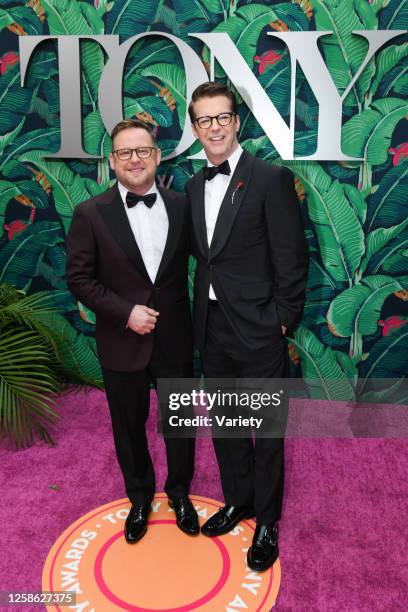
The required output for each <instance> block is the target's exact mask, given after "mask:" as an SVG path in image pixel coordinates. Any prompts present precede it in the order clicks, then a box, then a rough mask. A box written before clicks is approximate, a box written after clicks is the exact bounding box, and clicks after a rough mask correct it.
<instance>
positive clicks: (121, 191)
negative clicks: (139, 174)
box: [118, 181, 159, 204]
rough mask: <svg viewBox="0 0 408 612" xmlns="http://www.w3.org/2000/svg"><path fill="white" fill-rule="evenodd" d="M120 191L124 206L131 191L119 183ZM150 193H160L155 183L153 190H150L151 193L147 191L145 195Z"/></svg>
mask: <svg viewBox="0 0 408 612" xmlns="http://www.w3.org/2000/svg"><path fill="white" fill-rule="evenodd" d="M118 189H119V193H120V197H121V198H122V202H123V203H124V204H126V196H127V194H128V192H129V189H127V187H125V186H124V185H122V183H120V182H119V181H118ZM149 193H156V194H158V193H159V192H158V190H157V186H156V183H153V185H152V187H151V189H149V191H147V192H146V193H144V194H143V195H147V194H149Z"/></svg>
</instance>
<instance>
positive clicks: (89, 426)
mask: <svg viewBox="0 0 408 612" xmlns="http://www.w3.org/2000/svg"><path fill="white" fill-rule="evenodd" d="M59 411H60V414H61V419H60V421H59V425H58V427H57V428H56V429H55V430H54V439H55V442H56V446H55V448H49V447H47V446H46V445H45V444H41V443H39V444H37V445H36V446H34V447H32V448H29V449H26V450H23V451H17V452H16V451H15V450H14V449H13V448H12V447H11V446H10V445H8V446H7V447H5V446H4V445H3V446H2V448H1V450H0V461H1V474H0V490H1V495H2V503H1V507H0V521H1V523H0V524H1V535H0V543H1V544H0V551H1V554H0V591H5V590H7V591H22V590H23V591H28V590H30V591H31V590H33V591H38V590H41V572H42V567H43V564H44V561H45V558H46V556H47V553H48V551H49V549H50V548H51V546H52V544H53V542H54V541H55V540H56V538H57V537H58V536H59V534H60V533H61V532H62V531H63V530H64V529H66V527H68V526H69V525H70V524H71V523H72V522H73V521H75V520H76V519H77V518H79V517H80V516H81V515H83V514H85V513H86V512H88V511H90V510H91V509H92V508H95V507H97V506H99V505H101V504H104V503H107V502H109V501H111V500H115V499H118V498H121V497H124V496H125V493H124V489H123V484H122V478H121V474H120V472H119V468H118V466H117V464H116V459H115V454H114V449H113V443H112V436H111V429H110V420H109V414H108V409H107V405H106V401H105V398H104V394H103V393H102V392H99V391H96V390H91V391H89V392H80V393H72V394H70V395H67V396H65V397H63V398H61V402H60V406H59ZM152 412H154V410H152ZM152 416H154V415H153V414H152ZM149 432H150V433H149V436H150V448H151V454H152V457H153V461H154V464H155V466H156V474H157V489H158V490H159V491H160V490H162V489H163V482H164V476H165V471H164V470H165V463H164V460H163V442H162V440H161V439H160V437H159V436H158V435H157V434H156V433H155V424H154V422H153V419H150V420H149ZM407 472H408V454H407V442H406V440H404V439H376V440H367V439H365V440H364V439H332V440H330V439H322V440H304V439H289V440H287V442H286V489H285V491H286V493H285V500H284V510H283V518H282V521H281V532H280V550H281V554H280V559H281V564H282V585H281V589H280V593H279V597H278V601H277V604H276V607H275V608H274V609H275V610H277V611H278V612H283V611H285V612H286V611H291V612H292V611H293V612H300V611H307V612H310V611H312V610H313V611H320V610H322V611H324V612H327V611H333V612H334V611H335V612H338V611H339V610H347V612H354V611H358V612H363V611H364V612H365V611H367V612H374V611H377V610H378V611H381V612H383V611H385V610H387V611H388V610H390V611H391V610H392V611H393V612H394V611H397V610H406V609H407V593H408V569H407V567H408V563H407V561H408V559H407V557H408V553H407V541H406V533H407V509H408V508H407V506H408V503H407V501H408V484H407V483H408V481H407ZM192 492H193V493H197V494H200V495H204V496H208V497H213V498H215V499H221V500H222V493H221V488H220V483H219V478H218V471H217V468H216V465H215V459H214V453H213V450H212V445H211V442H210V440H209V439H199V440H198V447H197V460H196V476H195V480H194V482H193V486H192ZM2 609H6V608H2ZM9 609H10V610H14V611H16V610H19V609H22V610H25V611H27V610H28V611H29V610H33V611H34V610H35V611H38V610H40V608H39V607H30V606H26V607H24V608H17V607H13V608H9Z"/></svg>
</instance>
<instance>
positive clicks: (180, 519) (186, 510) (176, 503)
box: [169, 496, 200, 535]
mask: <svg viewBox="0 0 408 612" xmlns="http://www.w3.org/2000/svg"><path fill="white" fill-rule="evenodd" d="M169 506H170V508H173V510H174V511H175V513H176V523H177V527H178V528H179V529H181V531H184V533H187V534H188V535H197V534H198V533H200V525H199V524H198V515H197V512H196V509H195V508H194V506H193V504H192V503H191V501H190V499H189V498H188V497H187V496H185V497H179V498H178V499H169Z"/></svg>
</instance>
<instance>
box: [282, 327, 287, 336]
mask: <svg viewBox="0 0 408 612" xmlns="http://www.w3.org/2000/svg"><path fill="white" fill-rule="evenodd" d="M281 329H282V336H286V330H287V327H285V325H281Z"/></svg>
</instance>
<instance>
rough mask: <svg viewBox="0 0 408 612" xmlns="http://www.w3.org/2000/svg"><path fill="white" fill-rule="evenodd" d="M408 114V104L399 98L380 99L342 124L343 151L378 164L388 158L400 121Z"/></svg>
mask: <svg viewBox="0 0 408 612" xmlns="http://www.w3.org/2000/svg"><path fill="white" fill-rule="evenodd" d="M407 114H408V104H407V103H406V102H405V101H404V100H400V99H398V98H386V99H384V100H377V101H376V102H374V103H373V104H372V105H371V108H369V109H367V110H364V111H363V112H362V113H361V114H359V115H355V116H354V117H352V118H351V119H349V121H347V122H346V123H345V125H344V126H343V138H342V148H343V151H344V153H346V154H347V155H350V156H353V157H361V158H363V159H364V160H365V161H366V162H368V163H369V164H372V165H375V166H378V165H379V164H383V163H384V162H385V161H386V160H387V156H388V148H389V146H390V144H391V138H392V134H393V131H394V128H395V126H396V125H397V123H398V122H399V121H400V120H401V119H403V118H404V117H405V115H407Z"/></svg>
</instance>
